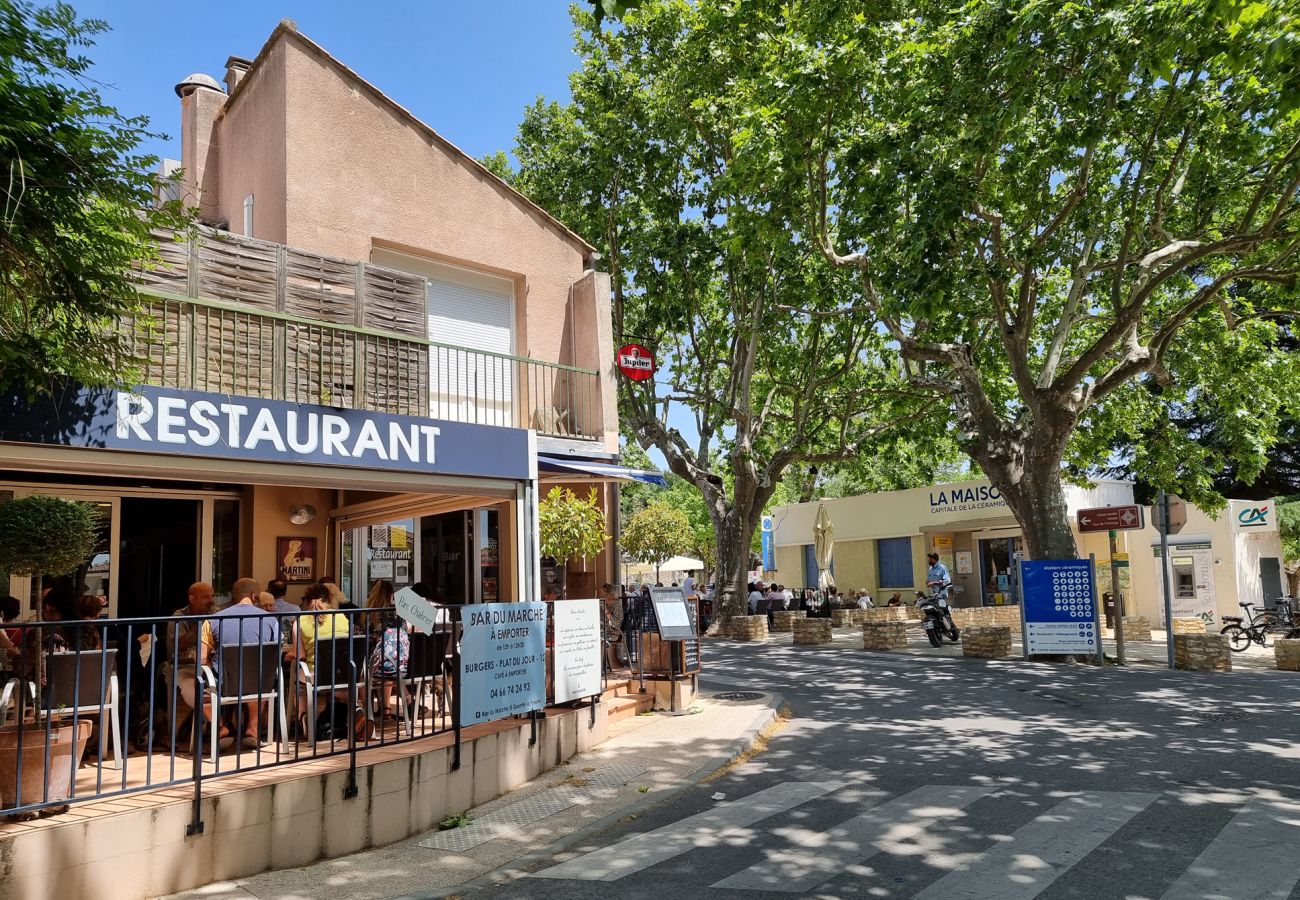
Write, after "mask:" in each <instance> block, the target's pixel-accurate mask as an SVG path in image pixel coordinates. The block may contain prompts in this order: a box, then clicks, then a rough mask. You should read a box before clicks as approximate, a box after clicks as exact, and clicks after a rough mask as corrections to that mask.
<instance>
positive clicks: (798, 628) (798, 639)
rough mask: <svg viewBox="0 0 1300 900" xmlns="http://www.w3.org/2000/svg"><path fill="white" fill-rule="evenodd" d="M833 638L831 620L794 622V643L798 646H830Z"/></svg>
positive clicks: (799, 620)
mask: <svg viewBox="0 0 1300 900" xmlns="http://www.w3.org/2000/svg"><path fill="white" fill-rule="evenodd" d="M831 637H832V633H831V620H830V619H795V620H794V642H795V643H796V644H829V643H830V642H831Z"/></svg>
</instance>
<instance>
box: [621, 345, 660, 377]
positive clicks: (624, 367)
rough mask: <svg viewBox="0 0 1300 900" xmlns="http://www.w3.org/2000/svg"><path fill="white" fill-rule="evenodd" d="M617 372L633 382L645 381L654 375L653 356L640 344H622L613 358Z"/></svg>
mask: <svg viewBox="0 0 1300 900" xmlns="http://www.w3.org/2000/svg"><path fill="white" fill-rule="evenodd" d="M615 362H616V363H617V364H618V370H619V371H620V372H622V373H623V374H624V375H626V376H627V377H628V378H630V379H632V380H633V381H646V380H647V379H650V378H653V377H654V374H655V355H654V354H653V353H651V352H650V351H649V350H647V349H646V348H645V347H643V346H641V345H640V344H624V345H623V346H622V347H619V348H618V356H617V357H616V358H615Z"/></svg>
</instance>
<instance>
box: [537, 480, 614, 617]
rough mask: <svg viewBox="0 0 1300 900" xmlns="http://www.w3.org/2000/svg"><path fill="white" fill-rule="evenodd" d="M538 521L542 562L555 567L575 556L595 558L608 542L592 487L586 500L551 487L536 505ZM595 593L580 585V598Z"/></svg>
mask: <svg viewBox="0 0 1300 900" xmlns="http://www.w3.org/2000/svg"><path fill="white" fill-rule="evenodd" d="M537 518H538V524H539V533H538V543H539V544H540V545H541V551H542V557H543V562H545V560H546V559H548V558H549V559H550V560H552V562H553V564H554V565H556V566H564V565H565V564H566V563H568V561H569V560H570V559H573V558H575V557H587V556H597V555H599V554H600V551H602V550H604V549H605V544H606V542H607V541H608V540H609V536H608V535H607V534H605V513H604V511H603V510H602V509H601V508H600V506H599V504H598V503H597V502H596V489H595V488H592V490H591V494H590V496H588V497H587V498H586V499H585V500H584V499H583V498H582V497H579V496H578V495H577V494H575V493H574V492H573V491H571V490H569V489H567V488H558V487H555V488H551V491H550V493H548V494H547V495H546V497H545V498H544V499H543V500H542V502H541V503H540V504H538V509H537ZM588 587H589V590H588ZM595 590H596V586H595V585H594V584H592V585H590V586H587V585H583V593H581V594H579V596H593V595H594V594H595Z"/></svg>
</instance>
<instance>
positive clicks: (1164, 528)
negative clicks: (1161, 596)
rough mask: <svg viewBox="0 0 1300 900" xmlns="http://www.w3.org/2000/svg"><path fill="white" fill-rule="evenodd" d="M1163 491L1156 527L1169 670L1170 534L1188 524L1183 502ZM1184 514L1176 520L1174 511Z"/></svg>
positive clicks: (1171, 654)
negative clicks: (1158, 532)
mask: <svg viewBox="0 0 1300 900" xmlns="http://www.w3.org/2000/svg"><path fill="white" fill-rule="evenodd" d="M1173 499H1174V498H1171V497H1170V496H1169V495H1168V494H1167V493H1165V492H1164V491H1163V490H1161V491H1160V497H1159V499H1158V500H1157V501H1156V517H1155V519H1156V527H1158V528H1159V529H1160V574H1161V576H1162V581H1163V583H1164V586H1165V649H1166V650H1168V652H1169V668H1171V669H1172V668H1173V667H1174V610H1173V586H1172V585H1171V584H1170V583H1169V534H1170V532H1173V533H1175V534H1177V532H1178V529H1179V528H1182V527H1183V526H1184V525H1186V524H1187V507H1186V505H1185V504H1184V503H1183V501H1182V500H1179V501H1178V504H1177V506H1175V505H1174V503H1173V502H1172V501H1173ZM1175 509H1177V510H1179V511H1180V512H1181V513H1182V518H1181V520H1177V521H1176V520H1175V518H1174V510H1175Z"/></svg>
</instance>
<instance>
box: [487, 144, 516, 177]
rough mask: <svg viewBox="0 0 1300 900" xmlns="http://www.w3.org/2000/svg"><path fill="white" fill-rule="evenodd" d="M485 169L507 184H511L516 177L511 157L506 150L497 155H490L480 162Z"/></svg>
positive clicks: (499, 151)
mask: <svg viewBox="0 0 1300 900" xmlns="http://www.w3.org/2000/svg"><path fill="white" fill-rule="evenodd" d="M479 162H481V163H482V164H483V167H484V168H485V169H487V170H488V171H489V172H491V173H492V174H493V175H495V176H496V177H498V178H500V179H501V180H502V181H504V182H505V183H506V184H510V183H511V182H512V181H513V180H514V177H515V170H514V167H513V166H511V165H510V157H509V156H508V155H507V154H506V152H505V151H504V150H498V151H497V152H495V153H489V154H488V155H487V156H485V157H483V158H482V159H480V160H479Z"/></svg>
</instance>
